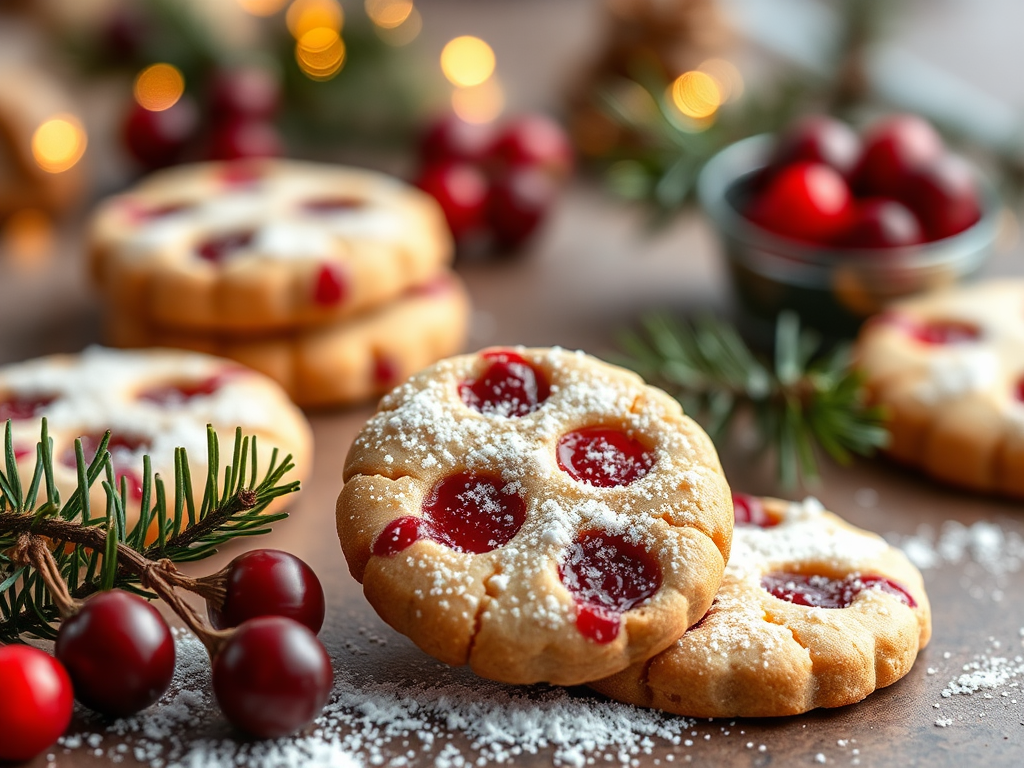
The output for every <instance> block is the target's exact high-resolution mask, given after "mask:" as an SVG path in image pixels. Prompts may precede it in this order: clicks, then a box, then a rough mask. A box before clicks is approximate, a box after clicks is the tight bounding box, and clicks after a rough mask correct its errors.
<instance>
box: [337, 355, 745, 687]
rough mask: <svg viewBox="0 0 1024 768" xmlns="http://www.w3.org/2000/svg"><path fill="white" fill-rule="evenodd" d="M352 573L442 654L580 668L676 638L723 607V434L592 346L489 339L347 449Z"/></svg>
mask: <svg viewBox="0 0 1024 768" xmlns="http://www.w3.org/2000/svg"><path fill="white" fill-rule="evenodd" d="M344 479H345V486H344V488H343V489H342V491H341V494H340V496H339V497H338V505H337V523H338V535H339V538H340V540H341V545H342V549H343V550H344V552H345V556H346V558H347V560H348V564H349V569H350V570H351V572H352V574H353V576H354V577H355V578H356V579H357V580H359V581H361V582H362V583H363V589H364V593H365V594H366V597H367V599H368V600H369V602H370V603H371V604H372V605H373V607H374V608H375V609H376V610H377V612H378V613H379V614H380V615H381V616H382V617H383V618H384V620H385V621H387V622H388V623H389V624H390V625H391V626H392V627H394V628H395V629H397V630H398V631H399V632H402V633H403V634H406V635H408V636H409V637H410V638H412V640H413V641H414V642H415V643H416V644H417V645H419V646H420V648H422V649H423V650H424V651H426V652H427V653H430V654H432V655H433V656H435V657H437V658H438V659H441V660H442V661H444V662H447V663H449V664H453V665H462V664H466V663H468V664H469V665H470V667H471V668H472V669H473V671H474V672H476V673H477V674H479V675H481V676H483V677H488V678H491V679H494V680H500V681H504V682H510V683H533V682H539V681H548V682H552V683H558V684H563V685H574V684H578V683H582V682H585V681H587V680H594V679H597V678H599V677H602V676H604V675H608V674H612V673H613V672H616V671H618V670H620V669H623V668H625V667H626V666H628V665H629V664H631V663H633V662H636V661H638V660H641V659H646V658H648V657H650V656H651V655H652V654H654V653H656V652H658V651H659V650H660V649H662V648H664V647H666V646H667V645H668V644H670V643H671V642H673V641H674V640H675V639H676V638H677V637H679V635H680V634H681V633H682V632H683V630H685V629H686V627H688V626H690V625H691V624H693V623H694V622H696V621H697V620H698V619H699V618H700V617H701V616H702V615H703V614H704V612H705V611H706V609H707V607H708V606H709V605H710V604H711V600H712V598H713V596H714V593H715V591H716V590H717V588H718V584H719V582H720V579H721V574H722V569H723V567H724V563H725V560H726V559H727V558H728V554H729V546H730V540H731V530H732V503H731V500H730V494H729V487H728V484H727V483H726V480H725V477H724V475H723V474H722V470H721V466H720V465H719V462H718V456H717V454H716V453H715V449H714V446H713V445H712V444H711V441H710V440H709V439H708V437H707V435H706V434H704V432H703V431H702V430H701V429H700V427H698V426H697V425H696V424H695V423H694V422H693V421H691V420H690V419H689V418H688V417H686V416H685V415H683V412H682V409H681V408H680V406H679V404H678V403H677V402H676V401H675V400H673V399H672V398H670V397H669V396H668V395H666V394H665V393H664V392H662V391H660V390H658V389H655V388H653V387H649V386H646V385H645V384H644V383H643V381H642V380H641V379H640V378H639V377H638V376H637V375H636V374H633V373H631V372H629V371H626V370H623V369H621V368H618V367H615V366H612V365H608V364H606V363H603V362H601V361H599V360H597V359H595V358H593V357H589V356H587V355H585V354H583V353H582V352H568V351H565V350H561V349H557V348H556V349H522V348H517V349H514V350H513V349H491V350H485V351H483V352H481V353H478V354H473V355H464V356H460V357H455V358H450V359H448V360H443V361H441V362H440V363H438V364H436V365H434V366H432V367H431V368H429V369H427V370H425V371H422V372H421V373H419V374H417V375H416V376H414V377H413V378H412V379H411V380H410V381H408V382H407V383H405V384H403V385H402V386H400V387H398V388H397V389H395V390H394V391H393V392H391V393H390V394H388V395H386V396H385V397H384V398H383V400H382V401H381V404H380V408H379V410H378V413H377V414H376V415H375V416H374V417H373V418H372V419H371V420H370V421H369V423H368V424H367V425H366V427H365V428H364V429H363V431H362V432H361V433H360V435H359V436H358V438H357V439H356V441H355V442H354V444H353V446H352V448H351V450H350V451H349V455H348V458H347V460H346V464H345V472H344Z"/></svg>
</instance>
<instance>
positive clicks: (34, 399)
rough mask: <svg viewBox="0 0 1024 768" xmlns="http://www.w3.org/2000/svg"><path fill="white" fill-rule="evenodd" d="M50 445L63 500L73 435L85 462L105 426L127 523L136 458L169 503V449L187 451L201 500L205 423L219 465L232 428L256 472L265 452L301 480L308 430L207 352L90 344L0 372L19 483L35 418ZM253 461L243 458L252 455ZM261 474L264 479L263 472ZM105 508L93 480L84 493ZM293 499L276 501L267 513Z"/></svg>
mask: <svg viewBox="0 0 1024 768" xmlns="http://www.w3.org/2000/svg"><path fill="white" fill-rule="evenodd" d="M43 417H45V418H46V420H47V425H48V429H49V434H50V438H51V439H52V441H53V458H54V461H53V464H54V477H53V479H54V482H55V484H56V486H57V490H58V491H59V492H60V496H61V499H62V500H67V499H68V498H69V496H70V494H71V493H72V492H73V491H74V490H75V488H76V487H77V482H78V476H77V469H76V461H75V447H74V441H75V438H77V437H81V438H82V448H83V452H84V454H85V459H86V461H87V462H88V461H91V460H92V458H93V456H94V454H95V452H96V447H97V445H98V443H99V441H100V439H101V438H102V437H103V434H104V433H105V432H106V431H107V430H108V429H109V430H111V439H110V443H109V446H108V447H109V450H110V453H111V457H112V459H113V464H114V471H115V473H116V475H117V476H118V478H120V477H124V478H125V480H126V482H127V487H128V497H129V503H128V505H127V506H128V510H127V515H128V521H129V524H131V523H132V522H134V520H137V519H138V511H139V510H138V505H139V501H140V499H141V484H142V477H143V464H142V456H143V454H149V456H150V459H151V461H152V470H153V473H154V474H159V475H160V476H161V477H162V478H163V480H164V483H165V484H169V485H166V487H167V493H168V502H169V503H173V497H174V485H173V484H174V449H175V448H176V447H179V446H181V447H184V448H185V449H186V450H187V451H188V461H189V470H190V474H191V478H192V490H193V493H194V494H195V496H194V498H195V500H196V504H197V505H198V504H200V503H201V502H202V499H203V493H204V490H205V484H206V475H207V429H206V425H207V424H212V425H213V427H214V429H215V430H216V432H217V436H218V438H219V441H220V450H221V466H222V467H223V466H225V465H226V464H227V463H228V462H229V461H230V456H231V453H230V452H231V450H232V446H233V445H234V440H235V429H236V427H241V428H242V434H243V435H255V436H256V438H257V447H258V459H259V471H260V472H261V473H262V472H265V471H266V468H267V466H268V465H269V462H270V457H271V452H272V450H273V449H274V448H277V449H278V452H279V456H278V460H279V461H280V460H281V459H283V458H284V456H285V455H286V454H291V456H292V459H293V461H294V463H295V469H294V470H292V471H291V472H289V473H288V475H286V476H285V479H286V480H288V481H291V480H302V479H304V478H305V477H306V475H307V474H308V472H309V468H310V466H311V464H312V450H313V444H312V434H311V431H310V428H309V424H308V422H307V421H306V419H305V417H304V416H303V415H302V413H301V411H299V409H298V408H296V407H295V405H294V404H292V403H291V401H289V400H288V398H287V396H286V395H285V394H284V392H282V391H281V388H280V387H279V386H277V384H275V383H274V382H272V381H270V380H269V379H268V378H267V377H265V376H263V375H262V374H259V373H256V372H255V371H251V370H249V369H247V368H243V367H242V366H240V365H238V364H237V363H233V362H231V361H228V360H222V359H220V358H216V357H210V356H209V355H201V354H196V353H194V352H180V351H175V350H145V351H134V352H129V351H121V350H113V349H104V348H102V347H90V348H89V349H87V350H85V351H84V352H82V353H80V354H78V355H53V356H50V357H42V358H37V359H35V360H29V361H27V362H24V363H16V364H13V365H8V366H4V367H3V368H0V425H2V423H3V422H5V421H6V420H8V419H11V425H12V435H13V442H14V451H15V455H16V456H18V457H19V461H18V465H19V466H18V469H19V473H20V475H21V480H22V483H23V484H26V483H28V482H29V481H30V480H31V477H32V471H33V468H34V464H35V462H34V459H33V456H34V454H35V453H36V444H37V443H38V441H39V434H40V422H41V419H42V418H43ZM250 455H251V454H250ZM261 476H262V475H261ZM90 500H91V503H92V504H93V505H95V506H94V508H95V509H98V510H102V509H104V508H105V503H106V502H105V496H104V492H103V489H102V486H101V484H100V482H99V481H97V482H96V483H95V484H94V485H93V488H92V492H91V495H90ZM290 501H291V498H290V497H282V498H281V499H279V500H277V501H275V502H274V504H272V505H271V509H274V508H278V507H280V506H281V505H283V504H285V503H288V502H290Z"/></svg>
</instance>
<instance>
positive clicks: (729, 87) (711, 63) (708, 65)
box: [697, 59, 743, 104]
mask: <svg viewBox="0 0 1024 768" xmlns="http://www.w3.org/2000/svg"><path fill="white" fill-rule="evenodd" d="M697 70H698V71H699V72H704V73H706V74H708V75H711V77H712V78H714V81H715V84H716V85H717V86H718V91H719V93H720V94H721V98H722V103H723V104H724V103H725V102H727V101H735V100H736V99H738V98H740V97H741V96H743V75H741V74H740V71H739V69H737V68H736V65H735V64H733V63H732V62H731V61H727V60H725V59H708V60H707V61H705V62H704V63H703V64H701V65H700V66H699V67H697Z"/></svg>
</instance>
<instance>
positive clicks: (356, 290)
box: [90, 160, 452, 333]
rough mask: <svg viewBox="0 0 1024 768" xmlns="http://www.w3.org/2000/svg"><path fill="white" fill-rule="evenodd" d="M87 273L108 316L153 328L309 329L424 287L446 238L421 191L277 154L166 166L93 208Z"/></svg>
mask: <svg viewBox="0 0 1024 768" xmlns="http://www.w3.org/2000/svg"><path fill="white" fill-rule="evenodd" d="M90 244H91V248H90V250H91V255H92V266H93V273H94V275H95V278H96V280H97V282H98V283H99V285H100V286H101V288H102V290H103V292H104V294H105V296H106V298H107V300H108V302H109V303H111V304H112V305H113V306H114V307H115V308H116V309H117V310H118V311H119V312H121V313H126V314H130V315H132V316H134V317H138V318H142V319H145V320H147V321H149V322H152V323H153V324H155V325H157V326H160V327H165V328H178V329H187V330H192V331H232V332H235V333H241V332H250V333H256V332H267V331H280V330H283V329H289V328H296V327H304V326H312V325H322V324H325V323H329V322H334V321H337V320H339V319H341V318H343V317H348V316H352V315H354V314H356V313H358V312H360V311H363V310H366V309H368V308H370V307H374V306H377V305H380V304H382V303H384V302H387V301H389V300H391V299H393V298H396V297H397V296H399V295H401V294H402V293H403V292H404V291H405V290H407V289H408V288H411V287H412V286H415V285H419V284H421V283H425V282H427V281H429V280H430V279H431V278H432V277H434V276H436V275H437V274H438V273H439V272H441V271H442V270H443V269H444V268H445V266H446V265H447V264H448V263H449V262H450V261H451V257H452V242H451V235H450V233H449V232H448V228H447V225H446V224H445V221H444V215H443V214H442V212H441V209H440V207H439V206H438V205H437V203H436V202H435V201H434V199H433V198H431V197H430V196H429V195H427V194H425V193H423V192H421V191H419V190H417V189H414V188H412V187H410V186H408V185H406V184H403V183H402V182H400V181H398V180H397V179H393V178H391V177H388V176H384V175H382V174H379V173H374V172H372V171H364V170H357V169H354V168H344V167H341V166H332V165H320V164H315V163H302V162H297V161H290V160H260V161H246V162H236V163H204V164H198V165H191V166H178V167H176V168H171V169H168V170H165V171H161V172H159V173H155V174H153V175H152V176H149V177H147V178H146V179H145V180H143V181H142V182H141V183H140V184H139V185H138V186H136V187H135V188H133V189H131V190H129V191H128V192H126V193H124V194H121V195H117V196H116V197H113V198H110V199H108V200H107V201H105V202H104V203H103V204H101V205H100V207H99V209H98V210H97V211H96V214H95V216H94V219H93V222H92V228H91V234H90Z"/></svg>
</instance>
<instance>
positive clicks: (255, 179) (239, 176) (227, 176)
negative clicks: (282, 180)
mask: <svg viewBox="0 0 1024 768" xmlns="http://www.w3.org/2000/svg"><path fill="white" fill-rule="evenodd" d="M262 179H263V169H262V168H261V167H260V165H259V164H258V163H253V162H251V161H248V162H247V161H240V162H235V163H226V164H225V165H224V166H223V167H222V168H221V171H220V180H221V182H222V183H223V184H224V186H226V187H252V186H255V185H256V184H258V183H259V182H260V181H262Z"/></svg>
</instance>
